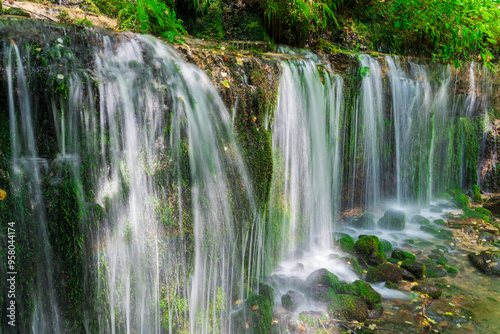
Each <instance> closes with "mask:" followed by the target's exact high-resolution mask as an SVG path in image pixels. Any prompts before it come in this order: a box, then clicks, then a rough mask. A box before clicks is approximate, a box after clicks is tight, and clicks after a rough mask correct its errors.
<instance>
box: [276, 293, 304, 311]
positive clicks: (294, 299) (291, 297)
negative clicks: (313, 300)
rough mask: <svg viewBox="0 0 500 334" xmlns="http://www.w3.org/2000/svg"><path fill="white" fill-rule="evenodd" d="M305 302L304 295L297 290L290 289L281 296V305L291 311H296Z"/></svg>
mask: <svg viewBox="0 0 500 334" xmlns="http://www.w3.org/2000/svg"><path fill="white" fill-rule="evenodd" d="M303 303H304V297H303V296H302V294H300V293H299V292H297V291H294V290H288V292H287V293H285V294H284V295H283V296H281V305H282V306H283V307H284V308H286V309H287V310H289V311H295V310H297V309H298V308H299V306H300V305H302V304H303Z"/></svg>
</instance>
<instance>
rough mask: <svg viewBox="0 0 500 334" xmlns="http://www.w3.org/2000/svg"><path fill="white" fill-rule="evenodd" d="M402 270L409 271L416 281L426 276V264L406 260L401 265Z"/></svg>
mask: <svg viewBox="0 0 500 334" xmlns="http://www.w3.org/2000/svg"><path fill="white" fill-rule="evenodd" d="M401 268H404V269H406V270H408V271H409V272H410V273H412V274H413V276H415V278H416V279H421V278H423V277H424V276H425V264H423V263H421V262H417V261H415V260H404V261H403V263H401Z"/></svg>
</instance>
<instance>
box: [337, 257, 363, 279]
mask: <svg viewBox="0 0 500 334" xmlns="http://www.w3.org/2000/svg"><path fill="white" fill-rule="evenodd" d="M339 261H341V262H343V263H345V264H346V265H348V266H349V267H351V269H352V271H354V273H355V274H356V275H358V276H361V275H363V268H361V266H360V265H359V262H358V260H357V259H356V258H355V257H354V256H344V257H342V258H340V260H339Z"/></svg>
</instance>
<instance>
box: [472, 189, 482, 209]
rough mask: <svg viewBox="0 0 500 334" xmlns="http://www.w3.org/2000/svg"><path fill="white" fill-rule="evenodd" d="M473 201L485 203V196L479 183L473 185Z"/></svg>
mask: <svg viewBox="0 0 500 334" xmlns="http://www.w3.org/2000/svg"><path fill="white" fill-rule="evenodd" d="M472 201H473V202H474V203H479V204H481V203H483V197H482V196H481V188H479V186H478V185H477V184H475V185H473V186H472Z"/></svg>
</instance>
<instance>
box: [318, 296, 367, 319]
mask: <svg viewBox="0 0 500 334" xmlns="http://www.w3.org/2000/svg"><path fill="white" fill-rule="evenodd" d="M327 307H328V313H329V314H330V317H334V318H337V319H340V320H343V321H353V320H356V321H358V322H363V321H365V320H366V318H368V306H366V304H365V303H363V302H362V301H361V300H359V299H358V298H357V297H354V296H350V295H336V296H335V297H334V298H333V300H332V301H331V302H329V303H328V306H327Z"/></svg>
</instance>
